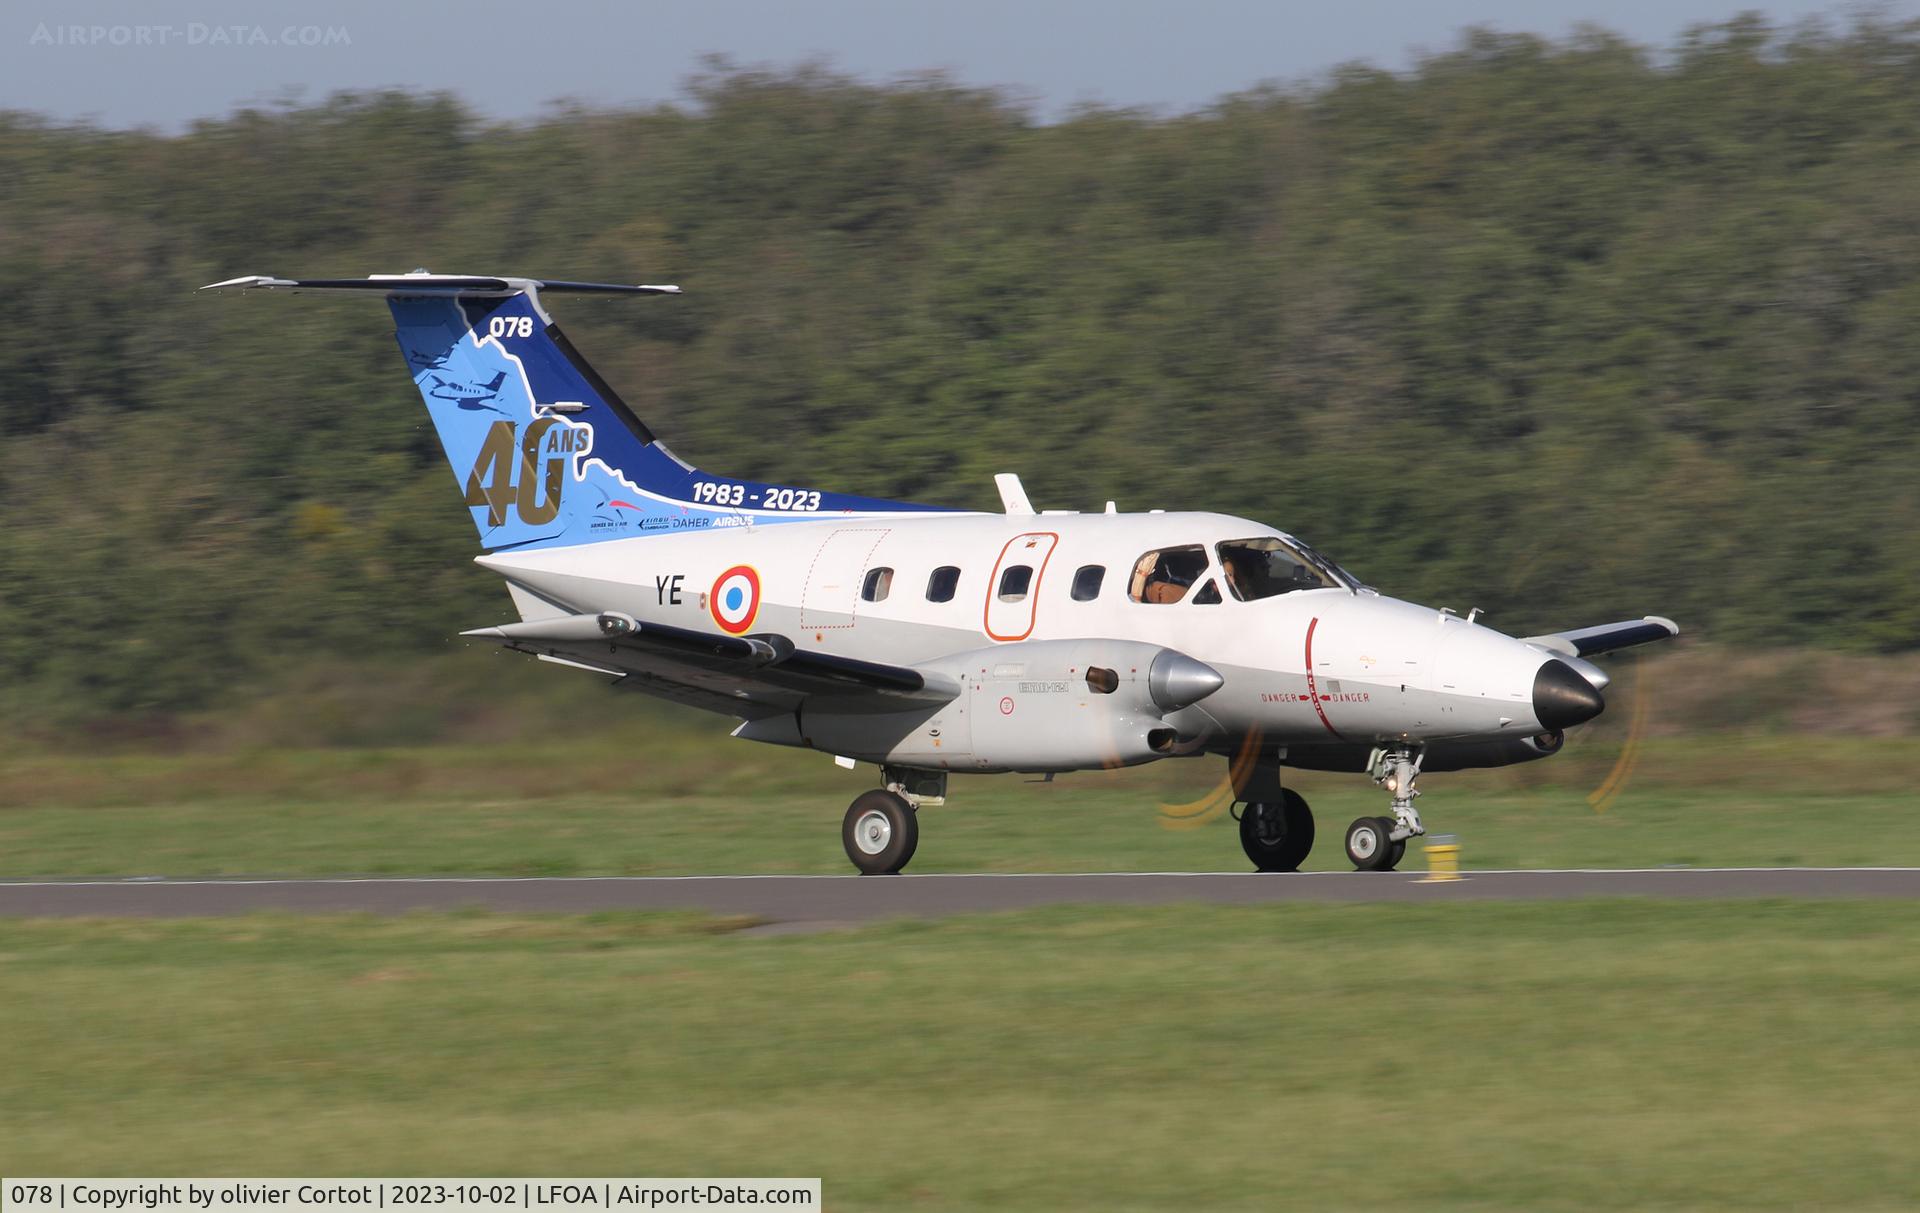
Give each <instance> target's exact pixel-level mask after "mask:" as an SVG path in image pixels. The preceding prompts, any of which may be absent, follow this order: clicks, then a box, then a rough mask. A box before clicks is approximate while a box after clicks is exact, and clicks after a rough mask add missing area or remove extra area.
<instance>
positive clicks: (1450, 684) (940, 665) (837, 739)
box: [206, 270, 1679, 873]
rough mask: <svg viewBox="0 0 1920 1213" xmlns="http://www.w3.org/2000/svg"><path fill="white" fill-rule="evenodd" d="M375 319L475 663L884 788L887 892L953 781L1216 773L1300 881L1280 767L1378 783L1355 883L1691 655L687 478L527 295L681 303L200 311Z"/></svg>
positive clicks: (402, 302) (488, 284) (835, 497)
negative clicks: (1661, 658) (567, 672)
mask: <svg viewBox="0 0 1920 1213" xmlns="http://www.w3.org/2000/svg"><path fill="white" fill-rule="evenodd" d="M219 288H246V289H264V290H288V291H352V292H360V293H366V292H373V293H375V294H379V295H384V296H385V297H386V299H387V302H388V304H389V306H390V307H391V308H392V311H393V315H394V318H395V320H396V321H397V323H398V333H397V336H398V338H399V342H400V350H401V353H402V354H403V355H404V356H405V357H406V359H407V362H408V365H409V367H410V368H411V370H412V372H413V377H414V382H415V384H416V385H417V386H418V387H419V389H420V393H421V398H422V399H423V400H424V401H425V403H426V406H427V411H428V413H429V414H431V416H432V418H433V423H434V426H435V428H436V429H437V431H438V432H439V437H440V441H441V444H442V445H443V446H444V447H445V449H446V452H447V458H448V460H449V461H450V462H451V463H452V465H453V472H454V476H455V479H456V480H457V482H458V484H459V487H460V489H461V490H462V492H463V493H464V494H465V499H466V504H467V507H468V509H469V511H470V512H471V514H472V516H473V521H474V525H475V526H476V527H477V528H478V530H479V532H480V541H481V544H482V545H483V547H484V548H485V554H483V555H481V556H480V557H478V562H479V563H480V564H481V565H483V566H484V567H486V568H488V569H490V570H492V571H493V572H495V573H498V574H499V575H500V576H502V577H504V578H505V579H506V582H507V589H508V592H509V593H510V594H511V595H512V598H513V604H514V606H515V607H516V608H518V611H519V614H520V619H521V622H519V623H511V624H506V625H504V626H501V627H488V628H478V629H475V630H473V631H470V632H466V633H464V635H467V636H471V637H475V638H477V639H481V640H487V641H492V642H494V643H497V644H502V645H505V646H507V647H509V648H513V649H518V650H520V651H522V652H527V653H533V654H535V655H537V656H538V657H539V658H540V659H541V660H543V661H552V662H557V663H559V664H562V665H570V666H574V667H576V668H579V669H585V670H591V671H594V672H596V673H601V674H606V675H609V676H611V677H613V678H614V679H615V680H616V685H618V686H622V687H629V688H633V689H636V690H641V691H645V692H648V693H650V694H653V695H658V696H661V697H662V698H665V699H670V700H673V701H675V702H677V703H683V704H689V705H692V706H694V707H700V708H706V709H708V710H710V711H715V712H720V713H723V714H726V715H730V716H736V717H739V718H740V720H741V724H740V725H739V727H738V728H736V729H735V730H734V735H735V736H737V737H743V738H747V739H749V740H753V741H767V742H772V743H774V744H776V745H789V746H808V747H812V748H814V749H817V750H823V751H825V752H827V753H830V754H833V755H835V756H836V757H837V759H838V760H839V761H840V762H841V763H842V765H845V766H852V765H853V763H854V761H856V760H859V761H866V762H872V763H877V764H879V767H880V771H881V782H882V784H883V785H884V786H883V787H881V788H878V789H875V790H873V791H870V792H867V793H864V794H863V795H861V796H860V797H858V798H857V799H856V800H855V801H854V802H853V804H852V806H851V807H850V808H848V809H847V812H846V817H845V820H844V823H843V825H842V828H841V837H842V840H843V842H844V843H845V845H846V849H847V855H848V857H849V858H851V859H852V860H853V863H854V866H855V867H857V868H859V869H860V870H861V871H862V872H866V873H882V872H898V871H899V870H900V869H901V868H903V867H905V866H906V864H907V861H908V860H909V859H911V858H912V857H913V853H914V848H915V845H916V844H917V842H918V839H919V825H918V822H917V818H916V811H917V809H918V808H919V807H920V806H922V805H926V804H939V803H941V802H942V801H943V800H944V798H945V796H946V790H947V776H948V775H949V774H950V773H952V772H956V771H982V772H990V771H1027V772H1042V773H1053V772H1059V771H1074V770H1082V769H1087V768H1094V767H1115V766H1128V765H1132V764H1135V763H1144V762H1153V761H1155V760H1156V759H1160V758H1167V757H1172V756H1177V755H1192V754H1198V753H1203V752H1204V753H1213V754H1219V755H1224V756H1226V757H1227V758H1228V759H1229V768H1230V771H1231V773H1232V776H1233V784H1234V792H1235V794H1236V796H1237V798H1238V800H1239V801H1240V802H1242V803H1243V804H1244V809H1243V810H1242V812H1241V814H1240V841H1241V845H1242V846H1243V847H1244V848H1245V850H1246V853H1247V857H1248V858H1249V859H1251V860H1252V861H1253V863H1254V866H1255V867H1257V868H1258V869H1260V870H1261V871H1266V872H1286V871H1293V870H1295V869H1297V868H1298V867H1299V866H1300V864H1301V862H1302V861H1303V860H1305V859H1306V857H1307V853H1308V851H1309V850H1310V849H1311V847H1312V846H1313V838H1314V824H1313V814H1312V812H1311V811H1310V810H1309V809H1308V807H1307V803H1306V801H1305V800H1303V799H1302V798H1301V796H1300V794H1299V793H1298V792H1295V791H1293V790H1292V789H1290V788H1287V787H1284V786H1282V781H1281V774H1280V772H1281V769H1282V768H1283V767H1289V766H1291V767H1297V768H1311V769H1315V770H1330V771H1354V772H1360V773H1365V774H1367V775H1370V776H1371V777H1372V778H1373V780H1374V782H1376V783H1378V784H1379V785H1380V786H1381V787H1382V788H1384V789H1385V790H1386V792H1387V793H1388V794H1389V797H1390V803H1389V810H1390V812H1389V814H1388V815H1386V816H1381V817H1362V818H1360V819H1359V820H1357V821H1355V822H1354V823H1353V824H1352V825H1350V826H1348V827H1347V834H1346V848H1347V857H1348V858H1349V859H1350V860H1351V861H1352V862H1353V864H1354V866H1355V867H1357V868H1360V869H1362V870H1370V871H1383V870H1389V869H1391V868H1392V867H1393V866H1394V865H1395V864H1396V863H1397V862H1398V861H1399V859H1400V857H1401V854H1402V852H1403V851H1404V849H1405V846H1406V840H1407V839H1408V838H1410V837H1412V836H1414V835H1417V834H1421V833H1424V829H1423V827H1422V825H1421V821H1420V814H1419V813H1418V812H1416V811H1415V809H1414V797H1415V796H1417V795H1418V794H1419V793H1418V792H1417V791H1416V790H1415V787H1414V781H1415V779H1416V778H1417V777H1418V776H1419V774H1420V773H1421V772H1422V771H1451V770H1459V769H1462V768H1466V767H1488V766H1502V765H1505V764H1508V763H1516V762H1528V761H1531V760H1533V759H1536V758H1543V757H1546V756H1547V755H1549V754H1552V753H1554V752H1556V751H1558V750H1559V749H1560V747H1561V744H1562V741H1563V731H1564V730H1566V729H1568V728H1571V727H1573V726H1574V725H1577V724H1579V723H1581V722H1582V721H1586V720H1591V719H1592V718H1593V717H1595V716H1597V715H1599V714H1600V712H1601V710H1602V709H1603V708H1604V707H1605V706H1606V705H1605V702H1604V700H1602V699H1601V696H1600V692H1601V691H1602V689H1604V688H1605V687H1606V685H1607V675H1606V674H1605V673H1604V672H1602V671H1601V670H1600V669H1599V668H1598V667H1596V666H1594V665H1593V664H1591V663H1590V662H1589V661H1587V660H1586V659H1587V658H1589V657H1592V656H1593V655H1595V654H1598V653H1605V652H1609V651H1611V650H1614V649H1619V648H1624V647H1627V646H1629V645H1636V644H1642V643H1645V642H1647V641H1652V640H1662V639H1665V638H1667V637H1669V636H1673V635H1677V634H1678V632H1679V629H1678V628H1677V627H1676V626H1675V625H1674V624H1673V623H1672V622H1671V621H1669V620H1666V619H1661V618H1658V617H1655V616H1648V617H1646V618H1644V619H1635V620H1629V621H1626V622H1623V623H1611V624H1604V625H1601V626H1599V627H1589V628H1581V629H1578V630H1575V631H1570V632H1559V633H1555V634H1553V635H1549V636H1530V637H1526V638H1524V639H1515V638H1513V637H1511V636H1505V635H1502V634H1501V633H1499V632H1496V631H1493V630H1492V629H1490V628H1487V627H1483V626H1481V625H1479V624H1478V623H1476V622H1475V621H1474V618H1473V616H1472V615H1469V616H1468V617H1467V618H1465V619H1462V618H1459V617H1457V616H1456V615H1455V614H1454V613H1453V612H1452V611H1448V610H1434V609H1433V608H1431V607H1423V606H1416V605H1414V604H1413V603H1409V602H1401V601H1398V600H1396V599H1393V598H1388V597H1386V596H1384V595H1382V594H1381V593H1379V592H1378V591H1376V590H1374V589H1372V588H1371V587H1369V586H1367V585H1365V584H1363V583H1361V582H1360V581H1359V580H1358V579H1357V578H1355V577H1354V576H1353V575H1352V574H1350V573H1348V572H1347V571H1346V570H1344V569H1342V568H1341V567H1340V566H1339V565H1337V564H1335V563H1334V562H1333V561H1331V560H1329V559H1328V558H1327V557H1325V556H1323V555H1322V554H1320V553H1319V552H1317V551H1315V550H1314V549H1313V548H1311V547H1309V546H1308V545H1307V544H1305V543H1303V542H1301V541H1300V540H1298V539H1296V538H1294V537H1293V536H1291V535H1289V534H1287V533H1285V532H1283V531H1277V530H1274V529H1273V528H1271V527H1267V526H1262V525H1261V524H1259V523H1257V522H1249V521H1247V520H1246V519H1243V518H1234V517H1229V516H1227V515H1224V514H1176V513H1162V512H1158V511H1155V512H1152V513H1146V514H1122V513H1117V512H1116V511H1115V510H1114V507H1113V505H1112V504H1111V503H1109V504H1108V506H1107V509H1106V512H1105V513H1102V514H1078V513H1072V512H1056V511H1052V510H1048V511H1036V510H1034V509H1033V507H1032V506H1030V505H1029V504H1028V502H1027V497H1026V493H1025V492H1024V490H1023V489H1022V488H1021V486H1020V482H1019V481H1018V480H1017V479H1016V478H1015V477H1013V476H1001V477H998V478H997V479H998V483H999V488H1000V497H1001V501H1002V504H1003V506H1004V512H1002V513H999V514H981V513H972V512H966V511H959V510H951V509H945V508H942V507H938V506H926V505H913V504H909V503H906V502H899V501H887V500H880V499H874V498H865V497H852V496H845V495H842V494H837V493H828V492H821V491H817V490H813V489H802V488H797V487H793V486H789V485H775V484H761V483H756V482H753V481H747V480H738V479H732V478H728V477H724V476H715V475H711V474H709V473H707V472H703V471H700V470H699V469H697V468H694V467H692V466H690V465H688V464H686V463H683V462H681V461H680V460H679V459H678V458H676V457H675V456H674V455H673V454H671V453H670V452H669V451H668V450H667V449H666V447H665V446H663V445H662V444H661V443H660V442H659V441H657V440H656V439H655V438H654V436H653V434H652V433H651V432H650V431H649V430H648V429H647V427H646V426H645V425H644V424H642V422H641V421H640V419H639V418H637V417H636V416H634V414H633V412H632V411H631V410H630V409H629V408H628V407H627V405H626V404H625V402H623V401H622V400H621V399H620V397H619V396H618V395H617V394H616V393H615V392H614V391H613V389H612V388H611V387H609V386H608V385H607V383H606V381H605V380H603V379H602V378H600V376H599V375H598V374H596V373H595V372H594V371H593V369H592V368H591V367H589V366H588V365H587V363H586V362H585V361H584V360H583V359H582V358H581V357H580V355H579V354H578V353H577V352H576V351H575V350H574V348H573V346H572V344H571V343H569V342H568V340H567V339H566V337H565V336H563V335H562V334H561V332H560V330H559V329H558V328H557V327H556V326H554V324H553V323H552V322H551V321H550V319H549V318H548V315H547V312H546V309H545V308H544V306H543V305H542V302H541V300H542V296H543V295H552V294H556V293H560V292H575V293H595V294H607V295H619V294H653V295H659V294H677V293H678V290H679V288H677V287H671V286H618V285H608V284H601V283H587V282H550V281H542V280H537V279H528V278H489V277H462V276H455V275H445V274H430V273H427V272H426V271H424V270H419V271H415V272H413V273H411V274H403V275H376V276H373V277H370V278H367V279H285V278H265V277H251V278H236V279H233V280H231V281H228V282H221V283H216V284H214V286H213V287H209V288H206V289H210V290H211V289H219Z"/></svg>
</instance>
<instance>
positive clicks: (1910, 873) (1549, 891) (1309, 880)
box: [0, 868, 1920, 925]
mask: <svg viewBox="0 0 1920 1213" xmlns="http://www.w3.org/2000/svg"><path fill="white" fill-rule="evenodd" d="M1583 897H1685V898H1756V897H1778V898H1846V897H1898V898H1908V897H1920V868H1643V869H1630V870H1615V869H1584V870H1561V871H1500V872H1467V873H1465V875H1464V878H1463V879H1460V880H1457V881H1443V882H1433V881H1429V880H1427V879H1426V877H1425V874H1424V873H1420V872H1303V873H1291V874H1276V875H1259V874H1256V873H1251V872H1248V873H1230V872H1111V873H1084V874H1044V873H1032V874H1027V873H1021V874H1011V873H1010V874H952V875H948V874H940V873H936V874H929V875H920V876H913V875H906V876H854V875H847V876H608V877H592V876H586V877H556V878H544V877H527V878H506V877H502V878H492V877H414V878H408V877H365V878H354V877H339V878H332V879H231V880H166V879H154V878H129V879H124V880H58V881H56V880H43V881H5V882H0V914H4V915H10V916H15V917H21V916H60V917H73V916H120V915H132V916H140V917H197V916H203V915H218V914H244V913H248V912H252V911H257V910H278V911H282V912H291V913H298V914H325V913H349V912H370V913H378V914H395V913H404V912H407V911H412V910H459V909H475V908H477V909H487V910H497V911H505V912H513V913H587V912H593V911H600V910H704V911H707V912H710V913H715V914H727V915H746V916H751V917H754V918H758V919H762V920H764V921H766V922H767V923H770V924H795V925H804V924H816V925H826V924H838V923H857V922H871V921H874V920H877V919H888V918H916V917H933V916H939V915H946V914H963V913H980V912H990V911H995V910H1017V909H1024V908H1027V907H1030V906H1043V905H1064V904H1110V905H1172V904H1181V903H1187V904H1214V905H1255V904H1263V903H1268V902H1282V901H1392V902H1435V901H1474V900H1501V901H1515V900H1521V901H1524V900H1566V899H1571V898H1583Z"/></svg>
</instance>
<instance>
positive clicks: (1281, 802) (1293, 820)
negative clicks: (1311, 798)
mask: <svg viewBox="0 0 1920 1213" xmlns="http://www.w3.org/2000/svg"><path fill="white" fill-rule="evenodd" d="M1250 759H1251V756H1249V755H1243V756H1242V757H1241V758H1240V759H1236V760H1234V761H1232V762H1230V763H1229V764H1228V766H1227V774H1228V775H1229V776H1230V777H1231V778H1232V780H1233V795H1234V798H1235V799H1236V800H1238V801H1240V803H1241V809H1240V849H1241V850H1243V851H1245V852H1246V853H1247V858H1248V859H1251V860H1252V861H1253V866H1254V868H1255V870H1257V871H1261V872H1298V871H1299V870H1300V865H1301V864H1303V863H1305V862H1306V861H1307V855H1308V853H1309V852H1311V851H1312V850H1313V810H1312V809H1310V808H1308V807H1307V801H1306V798H1305V797H1303V796H1302V795H1300V793H1298V792H1296V791H1294V790H1293V789H1292V788H1283V787H1281V786H1280V764H1279V763H1278V762H1276V761H1274V760H1273V759H1271V758H1262V759H1261V760H1250Z"/></svg>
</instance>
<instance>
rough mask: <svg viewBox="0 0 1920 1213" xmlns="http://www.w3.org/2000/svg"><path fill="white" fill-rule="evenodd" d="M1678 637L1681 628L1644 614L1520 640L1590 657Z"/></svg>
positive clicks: (1669, 621)
mask: <svg viewBox="0 0 1920 1213" xmlns="http://www.w3.org/2000/svg"><path fill="white" fill-rule="evenodd" d="M1679 634H1680V625H1679V624H1677V623H1675V622H1674V621H1673V620H1671V619H1666V618H1663V617H1661V616H1659V615H1647V616H1645V617H1643V618H1640V619H1623V620H1621V621H1620V622H1619V623H1602V624H1598V625H1596V626H1594V627H1590V628H1575V629H1574V630H1572V631H1570V632H1551V633H1549V634H1547V635H1545V636H1523V637H1521V638H1520V639H1521V641H1522V642H1523V643H1525V644H1533V645H1539V646H1540V647H1541V648H1543V649H1551V650H1552V651H1554V652H1556V653H1562V654H1565V655H1566V656H1568V657H1593V656H1597V655H1598V654H1601V653H1611V652H1613V651H1614V650H1616V649H1626V648H1632V647H1633V646H1634V645H1636V644H1651V643H1652V642H1654V641H1656V640H1667V639H1670V638H1672V637H1674V636H1678V635H1679Z"/></svg>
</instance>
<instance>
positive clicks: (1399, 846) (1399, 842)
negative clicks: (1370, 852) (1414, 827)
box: [1381, 817, 1407, 872]
mask: <svg viewBox="0 0 1920 1213" xmlns="http://www.w3.org/2000/svg"><path fill="white" fill-rule="evenodd" d="M1381 820H1382V821H1385V822H1386V823H1387V825H1389V826H1392V825H1394V824H1396V823H1395V822H1394V820H1393V818H1391V817H1383V818H1381ZM1406 857H1407V840H1406V839H1404V838H1396V839H1394V840H1393V853H1392V854H1391V855H1389V856H1387V866H1386V867H1385V868H1382V869H1381V870H1382V871H1384V872H1391V871H1393V870H1394V869H1396V868H1398V867H1399V866H1400V861H1401V860H1402V859H1405V858H1406Z"/></svg>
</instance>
